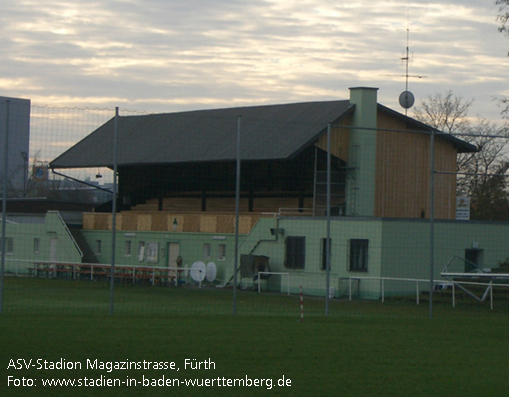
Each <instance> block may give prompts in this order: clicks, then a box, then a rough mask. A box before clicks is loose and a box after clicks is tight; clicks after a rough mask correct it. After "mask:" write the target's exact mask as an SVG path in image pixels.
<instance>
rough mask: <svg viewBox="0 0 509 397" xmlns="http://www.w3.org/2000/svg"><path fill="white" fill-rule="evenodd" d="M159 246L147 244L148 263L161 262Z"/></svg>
mask: <svg viewBox="0 0 509 397" xmlns="http://www.w3.org/2000/svg"><path fill="white" fill-rule="evenodd" d="M158 252H159V244H157V243H148V244H147V262H150V263H157V262H158V261H159V256H158Z"/></svg>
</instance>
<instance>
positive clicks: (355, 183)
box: [346, 87, 378, 216]
mask: <svg viewBox="0 0 509 397" xmlns="http://www.w3.org/2000/svg"><path fill="white" fill-rule="evenodd" d="M377 91H378V88H370V87H354V88H350V103H351V104H352V105H355V111H354V114H353V117H352V124H351V125H352V128H351V129H350V147H349V150H350V155H349V159H350V162H349V164H348V167H349V174H348V178H347V185H346V214H347V215H354V216H373V215H374V211H375V172H376V136H377V133H376V127H377V117H376V116H377Z"/></svg>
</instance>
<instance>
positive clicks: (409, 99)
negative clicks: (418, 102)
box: [399, 91, 415, 109]
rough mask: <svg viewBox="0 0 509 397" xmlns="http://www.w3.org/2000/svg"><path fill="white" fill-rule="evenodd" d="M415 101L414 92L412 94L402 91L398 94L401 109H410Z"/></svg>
mask: <svg viewBox="0 0 509 397" xmlns="http://www.w3.org/2000/svg"><path fill="white" fill-rule="evenodd" d="M414 103H415V97H414V94H412V93H411V92H410V91H403V92H402V93H401V94H400V95H399V104H400V105H401V107H402V108H403V109H410V108H411V107H412V106H414Z"/></svg>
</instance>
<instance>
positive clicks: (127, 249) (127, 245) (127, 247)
mask: <svg viewBox="0 0 509 397" xmlns="http://www.w3.org/2000/svg"><path fill="white" fill-rule="evenodd" d="M131 249H132V244H131V240H126V242H125V245H124V256H131Z"/></svg>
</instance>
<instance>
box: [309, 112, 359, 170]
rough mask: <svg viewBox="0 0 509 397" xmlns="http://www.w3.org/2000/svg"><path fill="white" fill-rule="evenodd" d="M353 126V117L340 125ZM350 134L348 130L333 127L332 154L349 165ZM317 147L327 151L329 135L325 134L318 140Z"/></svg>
mask: <svg viewBox="0 0 509 397" xmlns="http://www.w3.org/2000/svg"><path fill="white" fill-rule="evenodd" d="M350 124H351V117H350V116H349V117H347V118H346V119H345V120H343V121H342V122H341V123H340V125H342V126H347V125H350ZM349 137H350V132H349V130H348V129H347V128H341V127H332V128H331V154H332V155H333V156H335V157H337V158H339V159H341V160H343V161H345V162H347V163H348V159H349V153H350V150H349V145H350V139H349ZM316 146H317V147H319V148H320V149H322V150H324V151H327V134H323V135H322V136H320V138H319V139H318V142H317V143H316Z"/></svg>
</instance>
